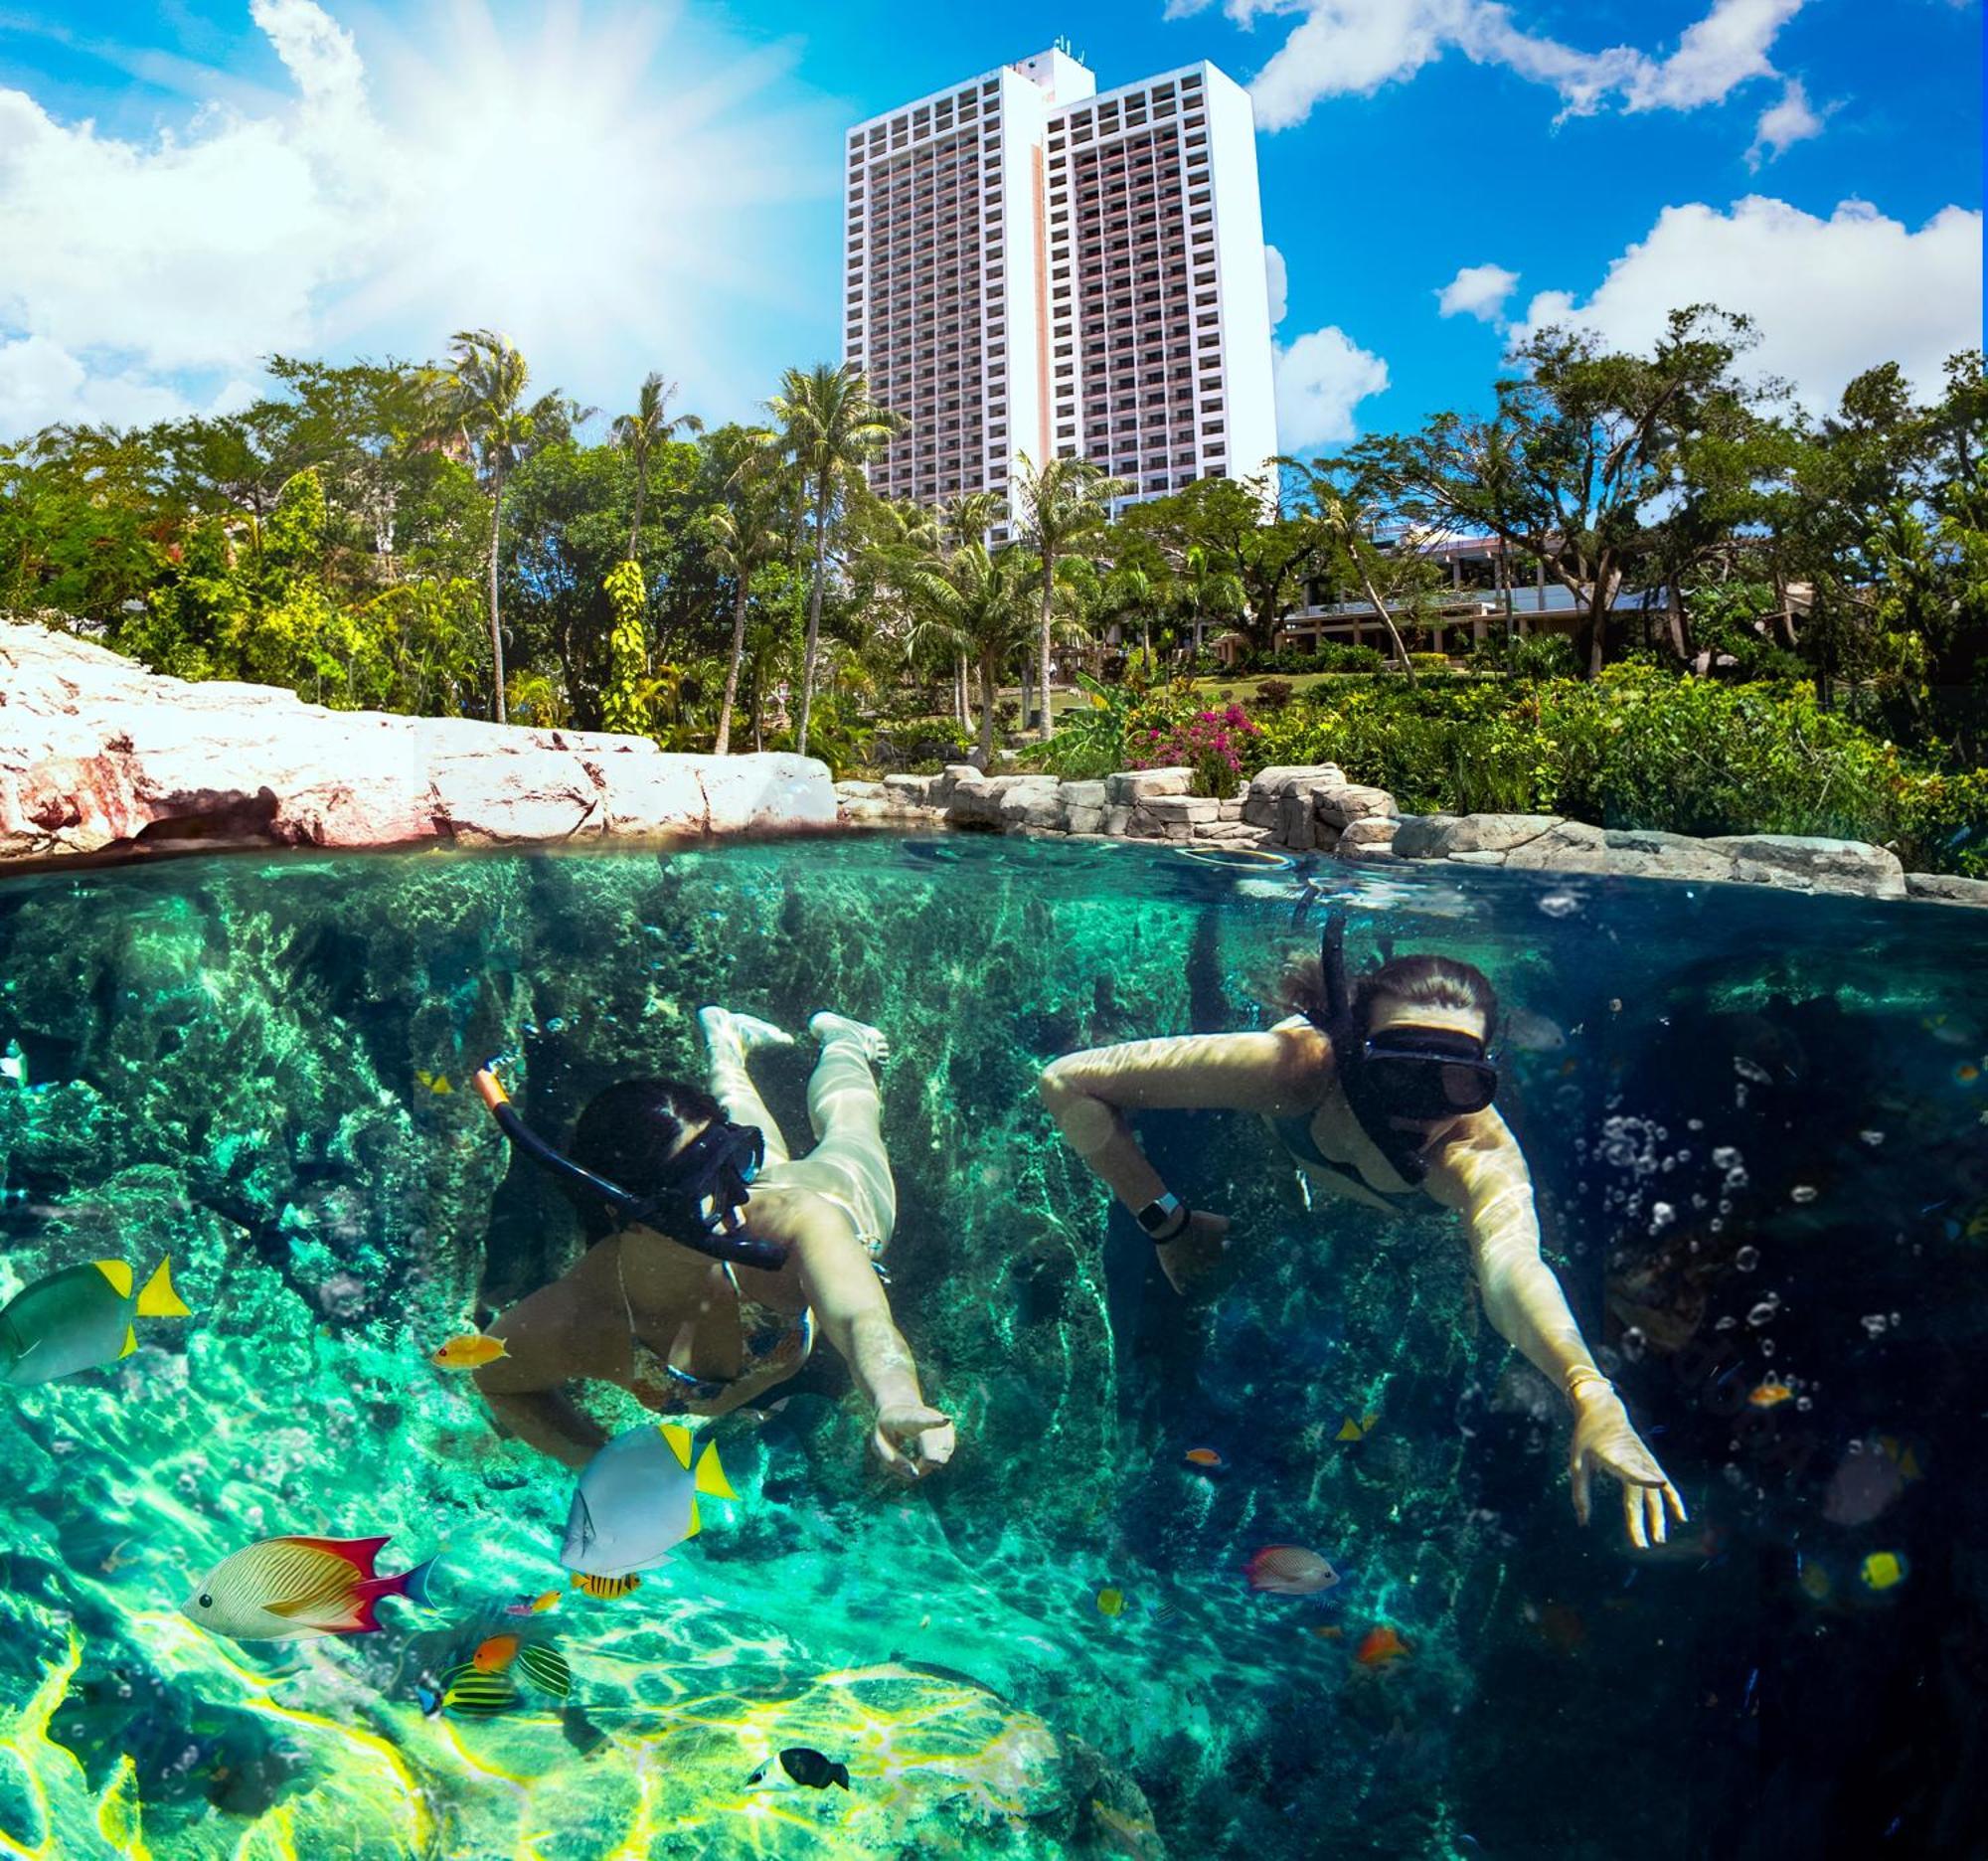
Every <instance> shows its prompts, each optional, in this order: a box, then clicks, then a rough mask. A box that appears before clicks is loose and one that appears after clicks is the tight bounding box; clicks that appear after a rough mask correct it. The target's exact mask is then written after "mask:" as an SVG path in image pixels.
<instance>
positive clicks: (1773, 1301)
mask: <svg viewBox="0 0 1988 1861" xmlns="http://www.w3.org/2000/svg"><path fill="white" fill-rule="evenodd" d="M1780 1308H1781V1301H1780V1298H1779V1296H1778V1294H1776V1293H1772V1292H1769V1293H1768V1294H1767V1296H1766V1297H1765V1298H1763V1299H1762V1300H1761V1301H1760V1302H1759V1303H1758V1304H1757V1305H1755V1306H1754V1307H1753V1309H1752V1310H1751V1311H1749V1312H1748V1313H1747V1314H1746V1322H1747V1323H1748V1324H1749V1325H1763V1324H1772V1323H1773V1322H1774V1314H1775V1313H1776V1312H1777V1311H1779V1310H1780Z"/></svg>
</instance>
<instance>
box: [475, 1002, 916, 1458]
mask: <svg viewBox="0 0 1988 1861" xmlns="http://www.w3.org/2000/svg"><path fill="white" fill-rule="evenodd" d="M698 1023H699V1026H700V1027H701V1028H702V1029H703V1032H704V1039H705V1046H706V1049H707V1051H708V1053H709V1056H710V1066H711V1087H712V1091H711V1092H710V1093H707V1092H705V1091H704V1090H703V1089H701V1088H699V1087H697V1086H693V1085H689V1084H687V1083H684V1082H681V1081H673V1080H659V1079H637V1080H624V1081H622V1082H620V1083H619V1084H618V1085H614V1086H610V1087H608V1088H607V1090H606V1091H604V1092H602V1093H601V1094H599V1095H598V1096H597V1097H596V1098H595V1099H594V1100H592V1101H591V1102H590V1103H588V1105H587V1106H586V1108H585V1110H584V1111H582V1112H581V1113H580V1122H579V1125H578V1126H577V1127H576V1129H575V1132H574V1141H573V1149H572V1153H571V1154H570V1155H568V1154H565V1153H562V1152H560V1151H558V1150H555V1149H554V1148H553V1147H552V1146H551V1145H550V1144H548V1143H546V1142H545V1140H544V1139H542V1138H540V1137H538V1136H536V1135H535V1134H534V1133H533V1132H532V1131H531V1130H530V1129H529V1128H528V1127H527V1126H526V1125H525V1124H524V1122H523V1120H522V1119H520V1118H519V1116H518V1114H517V1112H516V1111H515V1110H514V1109H512V1107H511V1104H510V1102H509V1100H507V1099H506V1098H505V1096H504V1090H503V1087H502V1086H501V1085H499V1084H498V1082H497V1080H496V1079H495V1077H494V1076H493V1075H492V1074H491V1073H490V1072H489V1071H488V1069H486V1070H485V1071H483V1072H482V1073H479V1074H478V1075H477V1082H476V1083H477V1089H478V1091H479V1092H481V1093H482V1095H483V1098H484V1101H485V1102H486V1103H487V1104H488V1105H489V1106H490V1108H491V1111H492V1113H493V1114H494V1115H495V1116H496V1118H497V1120H498V1122H499V1123H500V1124H501V1125H502V1126H503V1128H504V1130H505V1133H506V1135H508V1136H509V1137H510V1138H511V1140H512V1142H513V1143H514V1144H515V1145H516V1146H517V1147H519V1148H520V1149H522V1150H524V1151H525V1152H526V1153H527V1154H528V1155H530V1156H532V1157H533V1158H534V1159H535V1160H536V1161H538V1162H540V1163H541V1164H543V1165H544V1166H545V1167H547V1168H548V1169H550V1170H552V1171H553V1172H554V1173H555V1175H556V1176H557V1178H558V1180H559V1182H560V1185H561V1187H562V1188H563V1189H564V1190H565V1192H566V1193H567V1195H568V1196H569V1198H570V1199H571V1200H572V1202H573V1203H574V1206H575V1207H576V1208H577V1209H578V1210H579V1211H580V1219H581V1221H582V1223H583V1224H584V1227H585V1232H586V1237H587V1240H588V1242H589V1243H590V1244H591V1245H590V1246H589V1247H588V1249H587V1251H586V1253H585V1254H584V1255H583V1256H581V1258H580V1261H579V1262H578V1263H577V1264H576V1265H575V1266H574V1267H573V1268H572V1269H570V1270H569V1271H568V1272H567V1273H565V1274H564V1275H563V1276H562V1277H561V1278H559V1279H557V1280H555V1281H554V1282H553V1283H552V1284H551V1285H548V1286H545V1287H542V1288H541V1289H540V1290H539V1291H537V1292H534V1293H533V1294H531V1296H530V1297H528V1298H525V1299H522V1300H521V1301H520V1302H519V1303H518V1304H516V1305H515V1306H513V1307H512V1308H511V1309H510V1310H509V1311H508V1312H506V1313H505V1314H504V1315H503V1316H502V1317H501V1318H499V1319H498V1320H497V1321H496V1322H495V1323H494V1324H492V1325H491V1326H490V1327H489V1330H490V1335H491V1336H493V1337H497V1338H501V1339H502V1340H503V1341H504V1345H505V1348H506V1355H505V1356H503V1357H501V1358H499V1359H498V1360H497V1361H496V1362H494V1363H490V1364H486V1365H485V1366H484V1367H483V1368H482V1369H480V1370H479V1371H478V1372H477V1373H476V1381H477V1385H478V1387H479V1388H480V1389H481V1390H482V1392H483V1394H484V1396H485V1397H486V1398H487V1399H488V1401H489V1403H490V1407H491V1410H492V1412H493V1413H494V1414H495V1415H496V1416H497V1417H498V1419H499V1420H501V1421H502V1422H504V1423H505V1424H506V1425H507V1426H508V1427H509V1428H511V1429H512V1430H513V1431H514V1432H515V1433H516V1434H517V1435H518V1436H520V1437H521V1438H523V1439H525V1440H528V1441H530V1442H531V1443H532V1445H533V1446H535V1447H537V1448H539V1449H541V1450H542V1451H543V1452H545V1453H549V1454H552V1455H554V1456H555V1457H557V1458H558V1459H560V1460H563V1461H565V1462H566V1464H567V1465H569V1466H573V1467H580V1466H583V1465H584V1464H585V1463H586V1461H587V1460H588V1459H589V1458H590V1457H591V1456H592V1455H593V1453H594V1452H595V1451H596V1450H597V1449H599V1448H600V1447H601V1446H602V1445H603V1444H604V1443H605V1442H606V1439H607V1436H606V1434H605V1433H604V1432H603V1431H602V1430H601V1429H600V1428H599V1427H598V1426H597V1425H596V1424H595V1423H594V1422H592V1421H591V1420H590V1419H589V1418H588V1417H587V1416H585V1415H583V1414H582V1413H581V1412H580V1409H579V1408H578V1407H577V1406H576V1405H575V1403H574V1402H573V1400H572V1398H571V1397H570V1396H569V1395H568V1394H567V1392H566V1390H565V1387H564V1386H565V1385H566V1384H567V1383H569V1382H571V1381H574V1380H576V1379H580V1378H593V1379H596V1380H599V1381H602V1382H609V1383H617V1384H619V1385H620V1386H621V1387H622V1388H623V1389H625V1390H628V1391H629V1392H630V1393H631V1394H633V1395H634V1396H635V1397H636V1398H637V1399H638V1400H640V1401H641V1402H642V1403H644V1404H645V1405H647V1406H648V1407H649V1408H651V1409H654V1410H658V1411H661V1412H664V1413H681V1412H686V1411H687V1412H689V1413H692V1414H696V1415H706V1416H718V1415H724V1414H726V1413H728V1412H729V1411H731V1410H733V1409H737V1408H739V1407H740V1406H741V1405H742V1404H745V1403H749V1402H751V1401H752V1400H753V1399H754V1398H755V1397H757V1396H759V1395H760V1394H762V1393H763V1392H764V1391H765V1390H767V1389H769V1388H771V1387H772V1386H773V1385H774V1384H776V1383H780V1382H784V1381H785V1380H786V1379H787V1378H788V1377H790V1376H792V1375H793V1374H794V1373H795V1372H796V1371H797V1370H799V1369H800V1367H801V1365H802V1364H803V1363H805V1362H806V1361H807V1357H808V1353H809V1351H810V1349H811V1348H812V1346H813V1342H814V1332H815V1326H816V1325H817V1324H819V1325H820V1326H821V1328H822V1329H823V1330H824V1331H826V1332H827V1334H828V1338H829V1341H830V1342H831V1343H832V1344H833V1345H834V1346H835V1347H836V1349H837V1350H838V1351H840V1352H841V1353H842V1355H843V1357H844V1358H846V1359H847V1360H848V1363H849V1367H850V1369H851V1371H852V1372H853V1373H854V1375H855V1378H856V1382H857V1385H858V1387H859V1388H860V1389H861V1390H862V1391H863V1394H864V1396H865V1397H866V1398H867V1399H868V1401H869V1403H870V1406H871V1408H872V1410H873V1412H874V1413H875V1416H876V1423H875V1426H874V1428H873V1430H872V1432H871V1445H872V1447H873V1449H874V1450H875V1452H876V1454H877V1456H878V1458H879V1459H880V1460H881V1461H882V1462H883V1463H884V1465H885V1466H886V1467H887V1468H889V1470H890V1471H891V1472H893V1473H894V1474H896V1475H898V1476H899V1477H900V1478H902V1479H907V1480H914V1479H917V1478H919V1477H920V1476H921V1475H923V1474H925V1473H928V1472H930V1471H931V1470H932V1469H934V1468H936V1467H940V1466H943V1465H944V1464H945V1462H946V1460H947V1459H948V1458H949V1457H950V1456H951V1453H952V1449H953V1430H952V1424H951V1422H950V1421H949V1420H948V1419H947V1418H946V1417H945V1416H943V1415H940V1414H939V1413H938V1412H937V1411H936V1410H934V1409H932V1408H930V1407H928V1406H927V1404H926V1403H925V1400H924V1396H923V1394H922V1393H921V1392H920V1390H919V1388H918V1378H917V1369H916V1366H915V1365H914V1364H913V1363H912V1361H911V1351H910V1350H909V1349H908V1348H907V1346H906V1344H905V1340H904V1338H903V1337H902V1336H900V1335H899V1332H898V1328H897V1326H896V1325H895V1324H894V1323H893V1322H892V1319H891V1306H890V1302H889V1300H888V1299H886V1298H885V1296H884V1287H883V1283H882V1281H881V1279H880V1277H879V1267H878V1262H879V1260H880V1258H881V1256H882V1254H883V1250H884V1248H885V1246H886V1245H887V1243H888V1242H889V1241H890V1238H891V1230H892V1227H893V1225H894V1223H895V1221H896V1219H897V1189H896V1185H895V1184H894V1183H893V1181H892V1179H891V1164H890V1159H889V1158H888V1157H887V1156H886V1154H885V1151H884V1139H883V1133H882V1129H881V1124H880V1119H881V1112H882V1106H881V1102H880V1100H879V1097H878V1091H877V1079H876V1074H875V1072H874V1070H873V1069H874V1067H875V1065H876V1064H877V1063H880V1062H881V1061H882V1060H883V1059H884V1058H885V1055H886V1052H887V1048H886V1045H885V1041H884V1037H883V1035H881V1034H880V1033H879V1032H878V1031H877V1030H876V1029H875V1028H872V1027H866V1026H865V1025H864V1024H863V1023H862V1022H860V1021H850V1020H846V1019H845V1018H844V1017H842V1016H841V1015H833V1014H818V1015H816V1016H815V1017H814V1019H813V1020H812V1021H811V1022H810V1023H809V1024H808V1025H809V1028H810V1030H811V1032H812V1033H813V1034H814V1036H815V1038H816V1039H817V1040H818V1041H819V1042H820V1043H821V1057H820V1058H819V1060H817V1061H816V1063H815V1069H814V1074H813V1077H812V1078H811V1079H810V1080H809V1082H808V1116H809V1119H810V1121H811V1122H812V1123H813V1126H814V1133H815V1139H816V1141H815V1147H814V1148H813V1150H811V1151H810V1152H809V1153H808V1154H807V1155H806V1156H804V1157H799V1158H794V1157H790V1156H789V1155H788V1153H787V1147H786V1144H785V1142H784V1140H783V1139H782V1137H781V1135H780V1130H779V1126H778V1125H777V1124H776V1123H775V1122H774V1121H773V1117H772V1114H771V1113H770V1112H769V1111H768V1110H767V1108H766V1105H765V1102H764V1100H761V1099H760V1097H759V1094H758V1091H757V1089H756V1088H755V1087H754V1086H753V1084H752V1080H751V1076H750V1074H749V1072H748V1070H747V1062H748V1060H749V1057H750V1055H751V1054H752V1053H753V1052H754V1051H755V1050H757V1049H759V1048H762V1047H775V1046H780V1047H784V1046H791V1045H792V1044H793V1037H792V1036H791V1035H790V1034H787V1033H785V1032H784V1031H782V1030H781V1029H779V1028H776V1027H774V1026H772V1025H771V1024H770V1023H768V1022H765V1021H759V1020H755V1019H753V1018H752V1017H751V1016H749V1015H740V1014H732V1013H730V1012H728V1011H727V1010H725V1009H723V1008H707V1009H705V1010H704V1011H703V1012H702V1013H701V1014H700V1015H699V1016H698Z"/></svg>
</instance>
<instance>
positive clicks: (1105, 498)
mask: <svg viewBox="0 0 1988 1861" xmlns="http://www.w3.org/2000/svg"><path fill="white" fill-rule="evenodd" d="M1020 463H1021V471H1020V474H1019V476H1018V479H1017V484H1018V488H1019V489H1020V492H1021V512H1022V541H1023V543H1024V544H1025V545H1026V546H1027V547H1028V548H1029V549H1031V550H1033V551H1034V552H1035V554H1036V557H1037V560H1038V561H1039V562H1040V563H1041V565H1042V580H1043V595H1042V627H1041V631H1040V635H1039V637H1038V640H1037V648H1038V657H1037V670H1038V672H1039V674H1040V678H1041V683H1042V707H1043V711H1042V716H1043V741H1044V742H1045V743H1047V742H1048V741H1049V740H1050V738H1051V737H1053V736H1054V735H1055V734H1056V723H1055V720H1054V719H1053V718H1052V716H1051V714H1050V634H1051V630H1052V628H1053V626H1054V624H1055V614H1056V600H1057V559H1058V558H1059V557H1061V556H1063V555H1064V554H1065V553H1066V552H1067V551H1069V550H1070V548H1071V546H1072V545H1073V544H1075V543H1077V542H1078V541H1079V540H1080V539H1082V538H1083V537H1086V536H1091V535H1094V534H1095V533H1096V532H1097V531H1099V530H1101V529H1103V528H1104V524H1105V520H1106V519H1107V518H1108V517H1109V515H1110V506H1111V500H1112V499H1113V498H1120V497H1124V496H1125V495H1126V494H1127V493H1128V492H1130V491H1131V489H1132V487H1131V485H1130V484H1128V483H1127V482H1126V481H1125V480H1124V479H1123V478H1111V477H1107V476H1106V475H1105V473H1104V471H1103V470H1102V469H1101V468H1100V467H1098V466H1096V465H1093V464H1092V463H1091V462H1090V461H1089V460H1088V459H1080V458H1053V459H1046V460H1045V461H1044V462H1043V463H1042V464H1041V465H1040V466H1038V465H1035V464H1032V463H1031V462H1030V459H1029V455H1028V454H1027V453H1026V452H1024V453H1023V454H1021V459H1020ZM1023 722H1024V723H1026V722H1027V719H1024V720H1023Z"/></svg>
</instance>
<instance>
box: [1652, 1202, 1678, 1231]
mask: <svg viewBox="0 0 1988 1861" xmlns="http://www.w3.org/2000/svg"><path fill="white" fill-rule="evenodd" d="M1676 1220H1677V1210H1676V1209H1674V1208H1672V1207H1671V1205H1670V1204H1669V1203H1668V1202H1659V1203H1657V1204H1655V1206H1653V1207H1652V1208H1651V1210H1650V1232H1651V1233H1652V1234H1657V1233H1659V1232H1660V1231H1661V1230H1663V1229H1665V1228H1668V1227H1669V1226H1670V1225H1671V1223H1672V1222H1674V1221H1676Z"/></svg>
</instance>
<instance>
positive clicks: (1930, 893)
mask: <svg viewBox="0 0 1988 1861" xmlns="http://www.w3.org/2000/svg"><path fill="white" fill-rule="evenodd" d="M1905 896H1906V897H1907V898H1922V899H1938V900H1940V901H1941V902H1942V903H1944V904H1947V905H1988V879H1963V878H1962V877H1961V876H1960V875H1959V874H1958V873H1907V874H1905Z"/></svg>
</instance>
